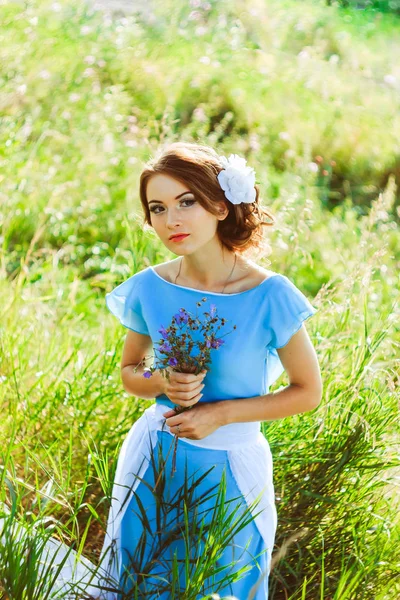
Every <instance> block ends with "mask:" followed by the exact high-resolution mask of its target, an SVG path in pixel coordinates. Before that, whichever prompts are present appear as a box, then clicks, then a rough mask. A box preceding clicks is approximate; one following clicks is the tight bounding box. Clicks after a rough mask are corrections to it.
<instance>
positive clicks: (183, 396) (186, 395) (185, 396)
mask: <svg viewBox="0 0 400 600" xmlns="http://www.w3.org/2000/svg"><path fill="white" fill-rule="evenodd" d="M204 387H205V384H204V383H200V384H199V385H196V386H194V387H193V388H192V389H190V390H187V391H184V390H177V389H175V390H171V391H170V394H171V395H172V396H174V397H176V398H179V399H180V400H184V401H187V400H192V399H193V398H194V397H195V396H197V394H199V393H200V392H201V391H202V390H203V389H204Z"/></svg>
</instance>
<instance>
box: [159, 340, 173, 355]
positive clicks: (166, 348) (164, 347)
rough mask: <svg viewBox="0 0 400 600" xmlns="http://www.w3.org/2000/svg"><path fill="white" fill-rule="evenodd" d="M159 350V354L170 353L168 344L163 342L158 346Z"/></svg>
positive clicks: (170, 348)
mask: <svg viewBox="0 0 400 600" xmlns="http://www.w3.org/2000/svg"><path fill="white" fill-rule="evenodd" d="M159 350H160V352H164V353H165V354H167V352H171V350H172V347H171V345H170V344H169V343H168V342H164V343H163V344H161V345H160V347H159Z"/></svg>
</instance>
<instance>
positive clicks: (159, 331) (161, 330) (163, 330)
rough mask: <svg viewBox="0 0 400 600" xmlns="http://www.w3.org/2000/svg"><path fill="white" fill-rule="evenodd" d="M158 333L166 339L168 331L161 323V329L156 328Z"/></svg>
mask: <svg viewBox="0 0 400 600" xmlns="http://www.w3.org/2000/svg"><path fill="white" fill-rule="evenodd" d="M158 333H161V335H162V337H163V338H164V339H166V338H167V337H168V331H167V330H166V329H165V327H163V326H162V325H161V329H159V330H158Z"/></svg>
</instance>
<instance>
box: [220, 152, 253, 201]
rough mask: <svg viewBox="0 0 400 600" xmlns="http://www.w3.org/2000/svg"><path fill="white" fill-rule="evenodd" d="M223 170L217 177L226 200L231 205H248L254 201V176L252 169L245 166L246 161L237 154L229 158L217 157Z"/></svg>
mask: <svg viewBox="0 0 400 600" xmlns="http://www.w3.org/2000/svg"><path fill="white" fill-rule="evenodd" d="M219 159H220V161H221V163H222V165H223V167H224V169H223V170H222V171H220V172H219V173H218V175H217V179H218V181H219V184H220V186H221V188H222V189H223V190H224V193H225V196H226V198H227V199H228V200H229V201H230V202H232V204H241V203H242V202H246V203H250V202H255V200H256V190H255V188H254V185H255V182H256V174H255V171H254V169H253V168H252V167H248V166H246V159H245V158H242V157H240V156H239V155H238V154H231V155H230V157H229V158H226V157H225V156H220V157H219Z"/></svg>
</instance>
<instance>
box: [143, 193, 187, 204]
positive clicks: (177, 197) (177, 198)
mask: <svg viewBox="0 0 400 600" xmlns="http://www.w3.org/2000/svg"><path fill="white" fill-rule="evenodd" d="M191 193H192V192H191V191H190V190H186V192H182V194H179V196H176V198H175V200H179V198H180V197H181V196H184V195H185V194H191ZM152 202H161V200H150V202H149V204H151V203H152ZM161 204H162V202H161Z"/></svg>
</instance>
